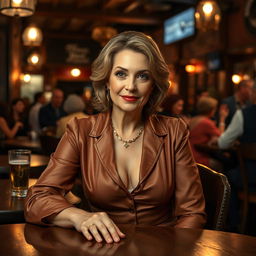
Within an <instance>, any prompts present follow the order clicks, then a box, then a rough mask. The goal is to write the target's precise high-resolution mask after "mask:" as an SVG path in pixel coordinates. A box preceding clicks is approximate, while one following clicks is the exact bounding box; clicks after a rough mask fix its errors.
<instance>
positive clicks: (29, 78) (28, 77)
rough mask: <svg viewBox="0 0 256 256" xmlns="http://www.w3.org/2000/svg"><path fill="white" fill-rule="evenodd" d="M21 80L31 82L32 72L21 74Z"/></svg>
mask: <svg viewBox="0 0 256 256" xmlns="http://www.w3.org/2000/svg"><path fill="white" fill-rule="evenodd" d="M20 80H21V81H23V82H24V83H29V82H30V81H31V75H30V74H21V76H20Z"/></svg>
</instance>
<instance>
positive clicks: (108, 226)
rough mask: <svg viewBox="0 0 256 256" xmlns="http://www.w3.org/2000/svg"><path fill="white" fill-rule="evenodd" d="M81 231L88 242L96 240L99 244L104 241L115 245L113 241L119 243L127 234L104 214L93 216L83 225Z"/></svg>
mask: <svg viewBox="0 0 256 256" xmlns="http://www.w3.org/2000/svg"><path fill="white" fill-rule="evenodd" d="M80 230H81V231H82V233H83V234H84V236H85V237H86V238H87V239H88V240H91V239H93V238H94V239H95V240H96V241H97V242H99V243H100V242H102V241H103V239H104V240H105V241H106V242H107V243H113V241H114V242H119V241H120V238H124V237H125V234H124V233H122V232H121V231H120V229H119V228H118V227H117V226H116V224H115V223H114V222H113V221H112V220H111V219H110V218H109V217H108V215H107V214H106V213H104V212H100V213H95V214H93V215H92V216H91V217H90V218H89V219H87V220H86V221H84V222H83V223H82V225H81V229H80ZM102 238H103V239H102Z"/></svg>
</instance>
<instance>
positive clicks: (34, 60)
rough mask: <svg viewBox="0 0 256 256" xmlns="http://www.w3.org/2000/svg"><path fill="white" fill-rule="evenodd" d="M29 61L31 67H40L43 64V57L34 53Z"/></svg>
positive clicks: (29, 57)
mask: <svg viewBox="0 0 256 256" xmlns="http://www.w3.org/2000/svg"><path fill="white" fill-rule="evenodd" d="M27 61H28V63H29V64H30V65H33V66H38V65H39V64H40V63H41V56H40V54H39V53H37V52H32V53H31V54H30V55H29V56H28V58H27Z"/></svg>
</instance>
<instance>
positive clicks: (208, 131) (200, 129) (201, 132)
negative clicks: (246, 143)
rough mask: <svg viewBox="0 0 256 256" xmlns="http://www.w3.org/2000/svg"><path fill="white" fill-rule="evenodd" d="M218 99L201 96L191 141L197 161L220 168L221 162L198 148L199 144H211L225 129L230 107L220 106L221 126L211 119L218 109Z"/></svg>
mask: <svg viewBox="0 0 256 256" xmlns="http://www.w3.org/2000/svg"><path fill="white" fill-rule="evenodd" d="M217 105H218V101H217V100H216V99H214V98H212V97H201V98H200V99H199V101H198V103H197V112H198V115H197V116H195V117H193V118H191V120H190V123H189V126H190V143H191V146H192V150H193V153H194V158H195V160H196V162H198V163H201V164H204V165H206V166H209V167H211V168H213V169H220V168H221V167H220V163H219V162H218V161H217V160H216V159H214V158H212V157H211V156H209V154H207V153H206V152H202V151H200V150H198V149H197V147H196V145H197V144H204V145H205V144H210V143H211V141H213V140H214V139H215V138H216V137H219V136H220V135H221V133H222V132H224V129H225V125H223V124H225V119H226V117H227V115H228V109H227V108H226V107H225V106H222V107H221V108H220V119H221V122H220V124H219V127H217V126H216V124H215V122H214V121H213V120H211V118H212V117H213V116H214V114H215V112H216V109H217Z"/></svg>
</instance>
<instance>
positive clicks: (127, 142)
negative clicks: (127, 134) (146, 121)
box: [112, 124, 143, 148]
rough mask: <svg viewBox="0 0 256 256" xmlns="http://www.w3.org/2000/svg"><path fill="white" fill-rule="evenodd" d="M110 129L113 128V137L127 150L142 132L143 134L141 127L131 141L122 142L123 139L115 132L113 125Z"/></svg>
mask: <svg viewBox="0 0 256 256" xmlns="http://www.w3.org/2000/svg"><path fill="white" fill-rule="evenodd" d="M112 127H113V132H114V135H115V136H116V137H117V139H118V140H120V141H121V142H123V146H124V147H125V148H128V147H129V146H130V145H129V144H131V143H133V142H135V141H136V140H137V139H138V138H139V137H140V135H141V134H142V132H143V127H141V128H140V130H139V132H138V134H137V135H136V137H134V138H133V139H131V140H124V139H123V138H122V137H121V136H120V135H119V134H118V133H117V131H116V129H115V127H114V125H113V124H112Z"/></svg>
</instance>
